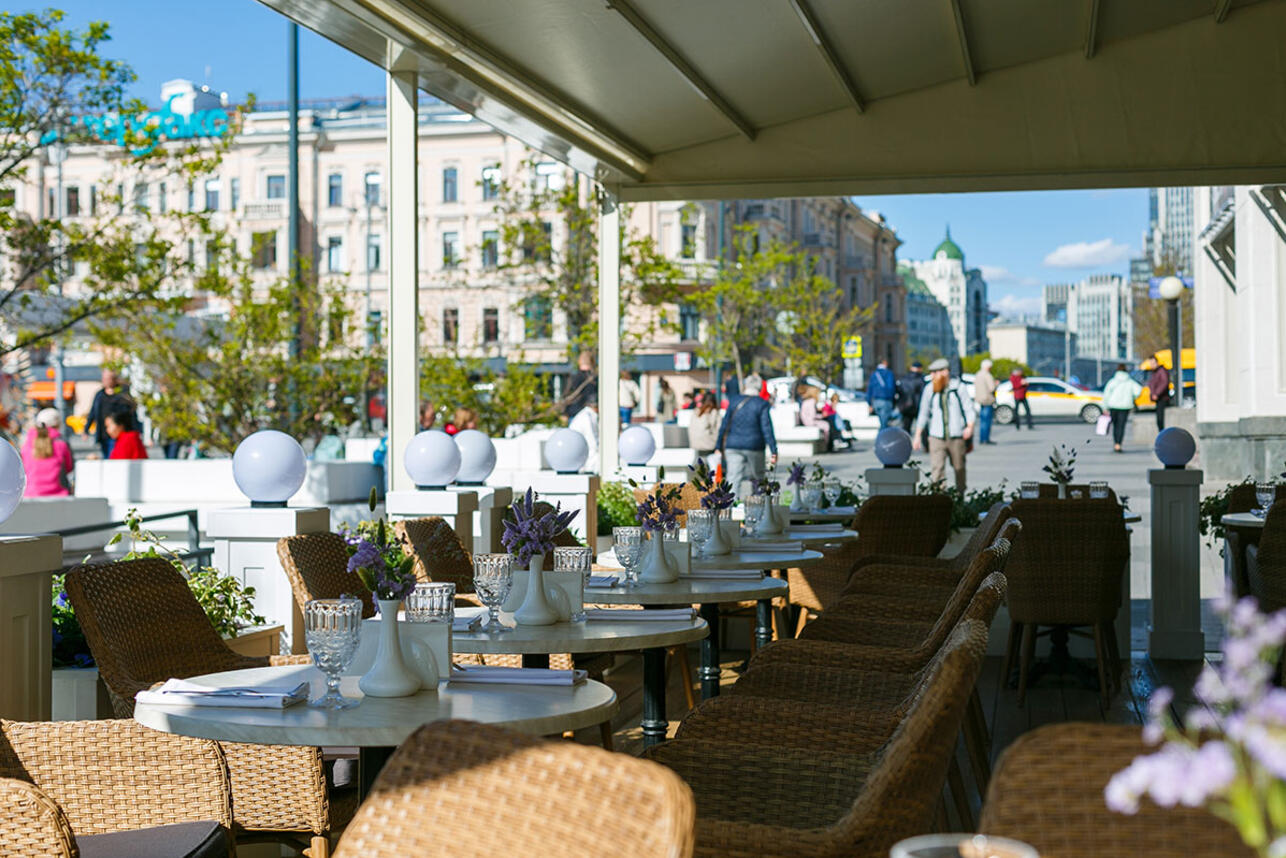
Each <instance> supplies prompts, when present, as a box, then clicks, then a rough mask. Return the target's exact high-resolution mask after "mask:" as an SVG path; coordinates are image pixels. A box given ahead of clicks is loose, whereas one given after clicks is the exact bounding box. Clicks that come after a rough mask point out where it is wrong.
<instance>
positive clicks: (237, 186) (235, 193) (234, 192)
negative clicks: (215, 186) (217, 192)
mask: <svg viewBox="0 0 1286 858" xmlns="http://www.w3.org/2000/svg"><path fill="white" fill-rule="evenodd" d="M239 205H241V180H240V179H236V178H233V179H228V208H229V209H230V210H232V211H236V210H237V206H239Z"/></svg>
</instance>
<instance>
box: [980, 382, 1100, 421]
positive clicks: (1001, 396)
mask: <svg viewBox="0 0 1286 858" xmlns="http://www.w3.org/2000/svg"><path fill="white" fill-rule="evenodd" d="M1027 402H1028V404H1029V405H1030V406H1031V413H1032V415H1033V416H1034V417H1079V418H1080V419H1082V420H1084V421H1085V422H1086V423H1094V422H1097V421H1098V418H1099V415H1100V414H1102V413H1103V394H1101V393H1096V392H1094V391H1091V390H1081V389H1080V388H1079V387H1076V386H1074V385H1071V384H1068V383H1067V382H1065V381H1063V380H1062V379H1061V378H1045V377H1043V376H1036V377H1034V378H1029V379H1027ZM996 422H997V423H1004V424H1008V423H1013V422H1014V388H1013V385H1011V384H1010V383H1009V382H1008V380H1006V381H1004V382H1002V383H1001V385H1000V387H998V388H996Z"/></svg>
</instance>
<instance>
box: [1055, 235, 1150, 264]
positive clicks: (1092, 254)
mask: <svg viewBox="0 0 1286 858" xmlns="http://www.w3.org/2000/svg"><path fill="white" fill-rule="evenodd" d="M1129 256H1130V248H1129V245H1125V244H1117V243H1116V242H1114V241H1113V240H1112V239H1110V238H1103V239H1100V240H1098V241H1077V242H1074V243H1072V244H1064V245H1060V246H1059V247H1056V248H1054V251H1053V252H1052V253H1050V254H1049V255H1048V256H1046V257H1045V264H1046V265H1048V266H1050V267H1051V268H1100V267H1102V266H1106V265H1114V264H1116V263H1118V262H1124V261H1125V260H1126V259H1128V258H1129Z"/></svg>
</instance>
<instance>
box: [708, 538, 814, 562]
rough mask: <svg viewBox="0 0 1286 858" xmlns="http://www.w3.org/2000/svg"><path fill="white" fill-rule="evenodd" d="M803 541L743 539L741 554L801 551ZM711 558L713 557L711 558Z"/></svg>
mask: <svg viewBox="0 0 1286 858" xmlns="http://www.w3.org/2000/svg"><path fill="white" fill-rule="evenodd" d="M803 550H804V543H802V542H799V541H798V540H789V539H787V540H775V541H768V540H764V541H762V542H761V541H759V540H757V539H745V540H742V542H741V551H740V553H741V554H759V553H762V552H766V551H803ZM711 559H712V560H713V559H715V558H711Z"/></svg>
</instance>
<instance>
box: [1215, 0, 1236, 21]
mask: <svg viewBox="0 0 1286 858" xmlns="http://www.w3.org/2000/svg"><path fill="white" fill-rule="evenodd" d="M1230 9H1232V0H1219V2H1218V3H1216V4H1215V23H1216V24H1222V23H1223V21H1224V18H1227V17H1228V12H1229V10H1230Z"/></svg>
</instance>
